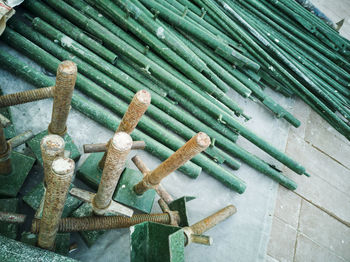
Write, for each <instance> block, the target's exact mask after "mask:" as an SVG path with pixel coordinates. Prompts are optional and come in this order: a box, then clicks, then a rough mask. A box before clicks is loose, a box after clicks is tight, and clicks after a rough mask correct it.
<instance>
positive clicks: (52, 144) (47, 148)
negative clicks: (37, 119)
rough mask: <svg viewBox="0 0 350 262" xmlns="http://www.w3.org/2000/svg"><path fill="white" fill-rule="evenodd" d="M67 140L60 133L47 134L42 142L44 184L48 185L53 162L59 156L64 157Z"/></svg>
mask: <svg viewBox="0 0 350 262" xmlns="http://www.w3.org/2000/svg"><path fill="white" fill-rule="evenodd" d="M64 147H65V142H64V140H63V138H62V137H60V136H58V135H47V136H45V137H44V138H43V139H41V142H40V149H41V157H42V159H43V167H44V184H45V185H47V184H48V182H49V179H50V174H51V166H52V162H53V161H54V160H55V158H57V157H63V155H64Z"/></svg>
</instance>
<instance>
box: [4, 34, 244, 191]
mask: <svg viewBox="0 0 350 262" xmlns="http://www.w3.org/2000/svg"><path fill="white" fill-rule="evenodd" d="M2 39H4V40H5V41H6V42H7V43H10V44H11V43H12V44H14V43H15V44H14V45H15V47H16V48H17V49H20V50H21V51H22V52H24V53H25V54H26V55H27V56H29V57H30V58H32V59H34V60H35V61H36V62H38V63H39V64H41V65H43V66H44V67H45V68H46V69H47V70H49V71H51V72H55V70H56V69H57V66H58V65H59V63H60V60H58V59H56V58H55V57H53V56H51V55H50V54H48V53H47V52H45V51H44V50H42V49H41V48H39V47H37V46H36V45H34V44H33V43H31V42H30V41H29V40H27V39H26V38H24V37H22V36H20V35H19V34H17V33H15V32H14V31H12V30H11V29H7V30H6V31H5V33H4V34H3V36H2ZM51 46H52V48H54V47H53V46H54V44H53V43H52V44H51ZM68 57H70V56H69V55H68ZM80 68H82V67H80ZM93 73H94V74H96V73H97V72H93ZM76 87H77V88H78V89H79V90H80V91H82V92H84V93H85V94H86V95H88V96H89V97H92V98H93V99H94V100H96V101H98V102H99V103H101V104H103V105H104V106H107V107H108V108H109V109H110V110H112V111H113V112H115V113H117V114H119V115H120V116H123V114H124V113H125V112H126V110H127V108H128V105H127V104H126V103H124V102H122V101H121V100H119V99H117V98H116V97H111V96H110V94H109V93H108V92H107V91H105V90H103V89H101V88H100V87H99V86H97V85H96V84H94V82H92V81H90V80H88V79H87V78H85V77H84V76H82V75H81V74H79V76H78V78H77V82H76ZM130 100H131V99H130ZM116 104H117V105H118V106H117V107H116V106H115V105H116ZM152 111H154V110H152ZM160 112H161V111H160V110H159V111H158V115H161V114H160ZM164 117H166V114H165V113H163V115H162V118H163V119H164ZM169 123H171V121H169ZM179 124H180V123H179ZM181 127H182V128H185V126H180V127H179V128H181ZM138 128H139V129H140V130H142V131H143V132H144V133H147V134H148V135H153V136H154V138H155V139H157V141H160V142H161V143H163V144H165V145H166V146H168V147H170V148H173V150H177V149H178V148H179V147H180V146H181V145H183V144H184V141H183V140H181V139H179V138H177V137H176V136H174V135H172V134H171V133H169V132H168V131H167V130H166V129H165V128H164V127H161V126H160V125H158V124H157V123H156V122H155V121H153V120H151V119H150V118H149V117H147V116H143V117H142V118H141V119H140V121H139V123H138ZM185 131H188V132H187V134H189V135H194V134H195V132H193V131H190V130H189V129H187V130H184V133H186V132H185ZM146 136H147V135H146ZM144 141H145V142H146V149H147V146H148V144H147V143H148V140H144ZM191 162H195V163H196V164H198V165H200V166H202V168H203V170H205V171H206V172H207V173H208V174H210V175H211V176H213V177H215V178H216V179H218V180H219V181H220V182H222V183H223V184H224V185H226V186H228V187H229V188H231V189H233V190H235V191H237V192H239V193H243V192H244V190H245V184H244V182H243V181H242V180H240V179H239V178H238V177H236V176H234V175H233V174H231V173H229V172H227V171H226V170H225V169H224V168H222V167H220V166H219V165H217V164H216V163H214V162H212V161H211V160H210V159H208V158H207V157H206V156H205V155H203V154H200V155H197V156H196V157H194V158H193V159H192V160H191Z"/></svg>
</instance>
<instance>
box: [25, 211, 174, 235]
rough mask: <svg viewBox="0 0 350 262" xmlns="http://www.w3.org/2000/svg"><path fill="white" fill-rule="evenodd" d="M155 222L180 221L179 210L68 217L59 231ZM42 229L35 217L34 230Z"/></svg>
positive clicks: (104, 228)
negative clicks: (125, 215) (128, 214)
mask: <svg viewBox="0 0 350 262" xmlns="http://www.w3.org/2000/svg"><path fill="white" fill-rule="evenodd" d="M146 221H150V222H155V223H160V224H167V225H170V224H171V223H172V221H177V223H179V221H180V216H179V213H178V212H177V211H171V213H160V214H137V215H134V216H132V217H124V216H106V217H103V216H93V217H67V218H62V219H61V220H60V223H59V226H58V231H59V232H77V231H89V230H106V229H116V228H127V227H131V226H133V225H136V224H139V223H142V222H146ZM39 230H40V220H39V219H34V220H33V223H32V232H33V233H37V232H39Z"/></svg>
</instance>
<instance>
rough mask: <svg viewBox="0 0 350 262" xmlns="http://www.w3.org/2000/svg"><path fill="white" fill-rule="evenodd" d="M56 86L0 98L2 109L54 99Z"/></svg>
mask: <svg viewBox="0 0 350 262" xmlns="http://www.w3.org/2000/svg"><path fill="white" fill-rule="evenodd" d="M54 88H55V87H54V86H50V87H43V88H38V89H34V90H28V91H23V92H18V93H13V94H8V95H3V96H0V108H1V107H8V106H14V105H20V104H24V103H28V102H33V101H38V100H42V99H46V98H51V97H53V93H54Z"/></svg>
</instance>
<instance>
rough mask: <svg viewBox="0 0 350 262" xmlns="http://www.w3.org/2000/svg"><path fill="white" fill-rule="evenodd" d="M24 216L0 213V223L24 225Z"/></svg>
mask: <svg viewBox="0 0 350 262" xmlns="http://www.w3.org/2000/svg"><path fill="white" fill-rule="evenodd" d="M25 220H26V215H23V214H16V213H11V212H3V211H0V222H9V223H18V224H21V223H24V221H25Z"/></svg>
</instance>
